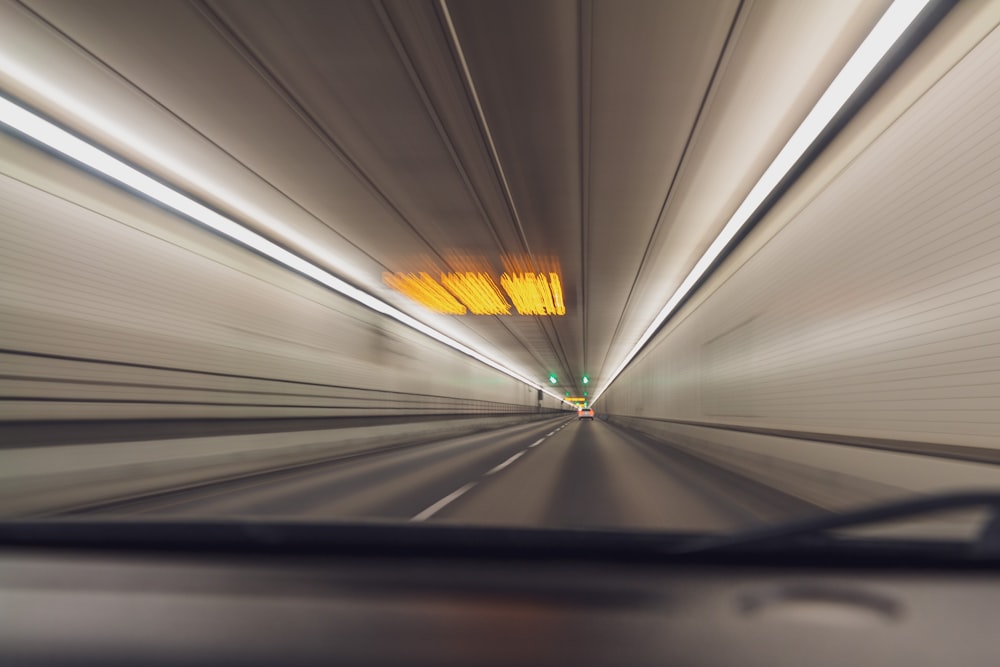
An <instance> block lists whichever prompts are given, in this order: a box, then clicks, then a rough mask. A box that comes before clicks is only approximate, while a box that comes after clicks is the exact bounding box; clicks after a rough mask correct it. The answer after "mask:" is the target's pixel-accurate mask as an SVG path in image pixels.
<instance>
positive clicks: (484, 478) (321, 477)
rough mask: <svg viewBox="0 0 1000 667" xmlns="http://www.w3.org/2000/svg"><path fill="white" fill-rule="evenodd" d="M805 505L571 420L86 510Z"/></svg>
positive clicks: (669, 517)
mask: <svg viewBox="0 0 1000 667" xmlns="http://www.w3.org/2000/svg"><path fill="white" fill-rule="evenodd" d="M807 511H808V508H804V507H802V506H801V504H798V503H796V502H795V501H794V500H792V499H790V498H786V497H783V496H781V495H779V494H776V493H774V492H772V491H769V490H768V489H766V488H761V487H757V486H755V485H753V484H750V483H748V482H746V481H745V480H741V479H739V478H735V477H733V476H731V475H728V474H726V473H724V472H722V471H719V470H718V469H716V468H713V467H710V466H707V465H705V464H702V463H700V462H698V461H695V460H692V459H690V458H689V457H687V456H685V455H683V454H681V453H679V452H677V451H674V450H672V449H671V448H670V447H669V446H665V445H663V444H662V443H657V442H654V441H651V440H647V439H645V438H642V437H639V436H636V435H634V434H632V433H631V432H628V431H625V430H623V429H620V428H618V427H615V426H613V425H610V424H607V423H605V422H602V421H599V420H595V421H581V422H578V421H577V419H576V417H575V416H574V417H572V418H569V419H564V418H559V419H556V420H551V421H546V422H542V423H533V424H524V425H520V426H516V427H512V428H507V429H502V430H497V431H489V432H486V433H480V434H476V435H472V436H463V437H459V438H453V439H449V440H444V441H441V442H438V443H434V444H429V445H420V446H414V447H407V448H402V449H398V450H394V451H389V452H381V453H373V454H367V455H363V456H356V457H352V458H348V459H345V460H340V461H334V462H330V463H324V464H320V465H315V466H310V467H305V468H299V469H295V470H287V471H281V472H274V473H267V474H261V475H255V476H253V477H250V478H245V479H240V480H232V481H228V482H221V483H217V484H212V485H208V486H203V487H200V488H196V489H190V490H184V491H177V492H170V493H161V494H157V495H154V496H150V497H147V498H143V499H137V500H130V501H125V502H121V503H117V504H114V505H109V506H105V507H104V508H102V509H100V510H97V511H96V513H100V514H114V515H139V514H156V515H166V516H171V517H199V518H205V517H269V518H284V517H296V518H299V519H312V520H343V519H352V520H353V519H365V518H381V519H396V520H408V521H448V522H455V523H464V524H476V525H507V526H534V527H542V526H544V527H559V528H565V527H574V528H581V527H592V528H596V527H601V528H626V529H628V528H631V529H662V530H678V531H683V530H694V531H716V530H718V531H731V530H734V529H739V528H746V527H750V526H752V525H755V524H758V523H761V522H765V521H778V520H785V519H790V518H793V517H795V516H801V515H802V514H803V513H806V512H807ZM94 513H95V512H89V514H94Z"/></svg>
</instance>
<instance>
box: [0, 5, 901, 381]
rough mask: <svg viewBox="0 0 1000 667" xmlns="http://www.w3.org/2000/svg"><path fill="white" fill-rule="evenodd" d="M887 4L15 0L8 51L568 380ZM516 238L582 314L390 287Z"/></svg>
mask: <svg viewBox="0 0 1000 667" xmlns="http://www.w3.org/2000/svg"><path fill="white" fill-rule="evenodd" d="M888 4H889V3H888V1H887V0H836V1H835V2H834V1H830V2H800V1H799V0H782V1H778V0H775V1H765V0H757V1H754V0H744V1H743V2H738V1H732V0H717V1H704V0H688V1H684V2H667V1H662V2H640V1H636V2H628V1H625V2H623V1H620V0H606V1H600V0H598V1H593V2H590V1H582V2H568V1H557V2H533V1H520V2H511V1H509V0H491V1H468V0H463V1H452V2H447V3H444V2H441V3H438V2H422V1H413V0H400V1H397V2H390V1H383V2H331V1H328V0H324V1H316V2H296V1H289V0H274V1H273V2H256V1H251V2H247V1H245V0H233V1H231V2H181V1H176V2H170V1H163V2H134V1H132V0H101V1H94V0H87V1H86V2H80V1H77V0H60V1H49V0H45V1H29V2H25V3H23V4H12V5H9V6H8V7H6V8H4V9H3V10H2V12H3V19H4V21H5V22H6V23H7V26H8V27H7V29H6V30H5V33H6V34H5V38H6V44H7V46H6V47H5V49H6V50H7V57H8V58H21V59H22V64H23V65H24V66H25V67H27V68H28V69H29V70H30V68H31V67H32V64H34V65H35V66H36V68H37V72H29V76H21V77H19V78H12V77H10V76H9V74H5V75H4V76H5V79H6V80H4V81H3V87H4V88H6V89H7V90H9V91H11V93H12V94H14V95H16V96H18V97H21V98H22V99H24V100H25V101H26V102H28V103H29V104H35V105H36V106H37V107H38V108H40V109H42V110H44V111H45V112H46V113H48V114H49V115H50V116H52V117H54V118H55V119H56V120H58V121H60V122H62V123H64V124H66V125H68V126H70V127H72V128H74V129H75V130H77V131H78V132H80V133H81V134H83V135H85V136H87V137H89V138H91V139H93V140H94V141H96V142H97V143H99V144H101V145H104V146H105V147H107V148H109V149H111V150H113V151H115V152H117V153H118V154H120V155H122V156H123V157H125V158H127V159H129V160H131V161H132V162H134V163H136V164H138V165H139V166H141V167H143V168H145V169H147V170H149V171H151V172H153V173H154V174H156V175H158V176H160V177H161V178H163V179H165V180H167V181H168V182H171V183H173V184H175V185H177V186H179V187H181V188H183V189H185V190H187V191H188V192H190V193H192V194H194V195H196V196H198V197H199V198H201V199H202V200H204V201H206V202H208V203H210V204H211V205H213V206H215V207H216V208H218V209H221V210H222V211H224V212H226V213H227V214H229V215H231V216H233V217H234V218H236V219H238V220H240V221H242V222H244V223H245V224H248V225H249V226H252V227H254V228H255V229H257V230H259V231H261V232H263V233H265V234H266V235H268V236H269V237H271V238H272V239H275V240H278V241H280V242H281V243H283V244H284V245H286V246H288V247H290V248H293V249H294V250H296V251H297V252H299V253H300V254H303V255H305V256H307V257H309V258H311V259H313V260H315V261H316V262H318V263H320V264H322V265H323V266H325V267H327V268H329V269H330V270H331V271H332V272H334V273H336V274H338V275H341V276H343V277H345V278H347V279H348V280H350V281H352V282H354V283H355V284H357V285H359V286H361V287H363V288H364V289H366V290H367V291H369V292H371V293H373V294H376V295H378V296H379V297H380V298H383V299H384V300H386V301H389V302H391V303H393V304H395V305H397V306H398V307H399V308H401V309H403V310H405V311H406V312H409V313H411V314H413V315H415V316H417V317H419V318H420V319H422V320H424V321H425V322H428V323H429V324H431V325H432V326H434V327H436V328H438V329H439V330H441V331H443V332H445V333H448V334H450V335H453V336H455V337H456V338H458V339H460V340H462V341H464V342H466V343H468V344H471V345H473V346H475V347H477V348H479V349H480V350H482V351H484V352H486V353H487V354H489V355H490V356H492V357H494V358H495V359H497V360H498V361H501V362H504V363H507V364H509V365H510V367H512V368H514V369H516V370H519V371H521V372H522V373H524V374H526V375H529V376H530V377H533V378H535V379H537V380H538V381H539V382H544V381H545V379H546V378H547V377H548V374H549V373H550V372H554V373H556V374H557V375H558V376H559V378H560V381H561V388H562V389H565V390H566V391H571V392H573V393H577V392H580V391H582V389H583V387H582V386H581V384H580V378H581V376H582V375H583V374H584V373H587V374H589V376H590V377H591V379H592V384H591V389H592V390H593V389H594V388H599V387H600V386H601V382H602V376H603V377H606V376H607V374H608V373H610V372H611V370H612V369H613V368H614V367H615V366H616V365H617V364H618V363H619V362H620V361H621V360H622V359H623V358H624V356H625V354H626V353H627V352H628V350H629V349H630V348H631V347H632V346H633V344H634V343H635V341H636V340H637V339H638V338H639V336H640V335H641V334H642V332H643V331H644V330H645V328H646V327H647V326H648V325H649V323H650V322H651V320H652V319H653V318H654V316H655V315H656V313H657V312H658V311H659V309H660V307H661V306H662V305H663V303H664V302H665V301H666V300H667V298H668V297H669V296H670V295H671V294H672V292H673V290H674V288H675V287H676V286H677V285H678V284H679V283H680V281H681V280H682V279H683V278H684V276H685V275H686V273H687V272H688V270H689V269H690V268H691V266H692V265H693V264H694V262H695V261H696V260H697V259H698V257H699V256H700V254H701V253H702V252H703V251H704V250H705V248H706V247H707V246H708V245H709V243H711V241H712V239H713V238H714V237H715V235H716V234H717V233H718V231H719V230H720V228H721V227H722V225H723V224H724V223H725V222H726V220H727V219H728V217H729V216H730V215H731V214H732V212H733V211H734V210H735V208H736V207H737V206H738V205H739V203H740V202H741V201H742V199H743V197H744V195H745V194H746V193H747V191H748V190H749V189H750V188H751V186H752V185H753V184H754V182H755V181H756V179H757V178H758V177H759V176H760V174H761V172H762V171H763V170H764V169H765V167H766V166H767V164H768V163H769V161H770V160H771V159H772V158H773V157H774V155H775V154H776V153H777V152H778V150H779V149H780V148H781V146H782V145H783V144H784V142H785V141H786V140H787V138H788V137H789V135H790V134H791V133H792V132H793V131H794V129H795V127H796V126H797V125H798V123H799V122H800V121H801V120H802V118H803V117H804V116H805V114H806V113H807V112H808V110H809V108H810V107H811V106H812V104H813V103H814V102H815V101H816V99H817V98H818V97H819V95H820V94H821V93H822V91H823V90H824V89H825V87H826V85H827V84H828V83H829V82H830V80H832V78H833V77H834V76H835V75H836V73H837V72H838V71H839V69H840V67H841V66H842V65H843V64H844V62H845V61H846V60H847V59H848V58H849V56H850V55H851V53H852V52H853V51H854V49H855V48H856V47H857V45H858V44H859V43H860V42H861V41H862V39H863V38H864V36H865V35H866V34H867V33H868V31H869V30H870V29H871V27H872V26H873V25H874V23H875V22H876V21H877V19H878V17H879V16H880V15H881V13H882V12H883V11H884V10H885V8H886V7H887V6H888ZM22 74H23V73H22ZM31 76H37V77H44V78H45V81H44V83H45V84H46V85H48V86H50V90H49V93H47V98H46V95H43V93H41V92H39V91H40V90H42V88H44V86H42V87H41V88H40V87H39V86H38V85H32V86H29V85H26V83H25V82H26V81H27V80H28V79H29V78H30V77H31ZM36 84H37V81H36ZM53 91H55V92H53ZM53 98H59V100H60V101H61V102H60V104H59V105H53V104H52V99H53ZM505 255H509V256H520V257H524V256H528V257H531V258H533V259H534V260H535V261H537V262H545V261H551V262H557V263H558V265H559V266H560V268H561V275H562V283H563V287H564V293H565V303H566V311H567V312H566V314H565V315H564V316H561V317H520V316H473V315H466V316H462V317H456V316H446V315H440V314H436V313H432V312H430V311H428V310H426V309H425V308H423V307H421V306H419V305H417V304H415V303H413V302H412V301H410V300H408V299H407V298H405V297H403V296H402V295H400V294H398V293H396V292H394V291H393V290H391V289H390V288H389V287H388V286H387V285H386V284H385V283H384V281H383V274H384V273H385V272H397V271H402V272H406V271H417V270H422V269H423V268H424V267H437V268H439V269H441V270H448V269H449V268H452V269H459V268H461V266H460V265H461V264H462V262H463V261H470V258H472V259H477V258H478V260H477V261H485V262H488V263H491V264H492V265H493V266H494V267H495V268H496V269H497V271H498V272H499V271H500V270H502V267H501V262H500V259H501V257H503V256H505Z"/></svg>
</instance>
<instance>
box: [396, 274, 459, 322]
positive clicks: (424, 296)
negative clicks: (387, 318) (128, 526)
mask: <svg viewBox="0 0 1000 667" xmlns="http://www.w3.org/2000/svg"><path fill="white" fill-rule="evenodd" d="M382 280H384V281H385V284H386V285H388V286H389V287H391V288H393V289H394V290H396V291H398V292H400V293H402V294H404V295H406V296H407V297H409V298H411V299H413V300H414V301H416V302H417V303H419V304H420V305H422V306H425V307H427V308H430V309H431V310H433V311H435V312H437V313H447V314H449V315H464V314H465V311H466V308H465V306H463V305H462V304H460V303H459V302H458V301H456V300H455V297H453V296H452V295H451V294H449V293H448V290H446V289H445V288H443V287H441V285H439V284H438V283H437V281H436V280H434V279H433V278H432V277H431V276H430V275H429V274H426V273H423V272H421V273H420V274H419V275H415V274H413V273H383V274H382Z"/></svg>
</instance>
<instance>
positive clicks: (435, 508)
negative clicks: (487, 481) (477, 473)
mask: <svg viewBox="0 0 1000 667" xmlns="http://www.w3.org/2000/svg"><path fill="white" fill-rule="evenodd" d="M475 485H476V483H475V482H469V483H468V484H466V485H465V486H463V487H462V488H460V489H459V490H458V491H453V492H452V493H450V494H448V495H447V496H445V497H444V498H442V499H441V500H439V501H437V502H436V503H434V504H433V505H431V506H430V507H428V508H427V509H425V510H424V511H423V512H421V513H420V514H417V515H416V516H414V517H413V518H412V519H410V521H423V520H424V519H429V518H431V517H432V516H434V515H435V514H437V513H438V512H439V511H440V510H441V509H442V508H443V507H444V506H445V505H447V504H448V503H450V502H451V501H453V500H455V498H458V497H459V496H460V495H462V494H463V493H465V492H466V491H468V490H469V489H471V488H472V487H474V486H475Z"/></svg>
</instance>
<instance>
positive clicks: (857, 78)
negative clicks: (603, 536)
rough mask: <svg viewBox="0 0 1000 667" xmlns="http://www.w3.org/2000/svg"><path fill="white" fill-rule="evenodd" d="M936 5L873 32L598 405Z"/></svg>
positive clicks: (896, 7)
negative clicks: (909, 31) (902, 39)
mask: <svg viewBox="0 0 1000 667" xmlns="http://www.w3.org/2000/svg"><path fill="white" fill-rule="evenodd" d="M931 1H932V0H895V2H893V3H892V5H891V6H890V7H889V8H888V9H887V10H886V11H885V14H883V15H882V18H881V19H879V21H878V23H876V24H875V27H874V28H872V31H871V32H870V33H868V36H867V37H866V38H865V40H864V41H863V42H862V43H861V46H859V47H858V49H857V51H855V52H854V55H852V56H851V58H850V60H848V61H847V64H846V65H844V67H843V69H841V70H840V73H839V74H837V77H836V78H835V79H834V80H833V82H832V83H831V84H830V85H829V87H827V89H826V91H825V92H824V93H823V96H822V97H820V99H819V101H817V102H816V104H815V106H813V108H812V110H811V111H810V112H809V114H808V115H807V116H806V117H805V120H803V121H802V123H801V124H800V125H799V127H798V129H796V130H795V132H794V133H793V134H792V136H791V138H790V139H789V140H788V142H787V143H786V144H785V146H784V148H782V149H781V152H779V153H778V155H777V157H775V158H774V160H773V161H772V162H771V164H770V166H768V168H767V170H766V171H765V172H764V174H763V175H762V176H761V177H760V179H759V180H758V181H757V184H756V185H754V187H753V189H751V190H750V193H749V194H747V196H746V198H745V199H744V200H743V203H742V204H740V206H739V208H738V209H736V212H735V213H733V215H732V217H730V218H729V221H728V222H727V223H726V225H725V227H723V228H722V231H721V232H720V233H719V235H718V236H717V237H716V238H715V240H714V241H713V242H712V244H711V245H710V246H709V247H708V249H707V250H706V251H705V253H704V254H703V255H702V256H701V258H700V259H699V260H698V262H697V263H696V264H695V265H694V268H692V269H691V271H690V272H689V273H688V274H687V277H685V278H684V280H683V281H682V282H681V284H680V286H678V288H677V289H676V290H675V291H674V293H673V295H672V296H671V297H670V299H668V300H667V303H666V304H664V306H663V308H661V309H660V312H659V313H658V314H657V315H656V317H655V318H654V319H653V321H652V323H651V324H650V325H649V327H647V329H646V331H645V332H644V333H643V334H642V336H640V337H639V340H638V341H637V342H636V344H635V345H634V346H633V347H632V349H631V350H629V353H628V354H626V355H625V358H624V359H623V360H622V362H621V363H620V364H618V366H617V368H615V370H614V371H613V372H612V373H611V374H610V375H609V376H608V380H607V382H605V383H604V384H603V386H602V387H601V390H600V391H599V392H597V394H596V395H595V396H594V400H593V401H592V403H593V402H596V401H597V400H598V399H599V398H600V397H601V395H602V394H603V393H604V392H605V391H607V389H608V387H610V386H611V383H612V382H614V381H615V379H616V378H617V377H618V376H619V375H620V374H621V372H622V371H623V370H625V367H626V366H628V365H629V363H631V362H632V360H633V359H634V358H635V357H636V355H637V354H639V351H640V350H641V349H642V348H643V346H645V345H646V343H647V342H649V339H650V338H652V337H653V334H655V333H656V331H657V330H658V329H659V328H660V325H662V324H663V323H664V322H665V321H666V320H667V318H669V317H670V316H671V315H673V314H674V311H676V310H677V308H678V306H679V304H680V303H682V302H683V301H684V299H685V298H686V297H687V296H688V294H689V293H690V292H691V291H692V290H693V289H694V286H695V285H697V284H698V282H699V281H700V280H701V279H702V278H703V277H704V276H705V274H706V272H707V271H708V269H709V268H710V267H711V266H712V264H713V263H714V262H715V261H716V260H717V259H718V258H719V256H720V255H721V254H722V253H723V251H725V249H726V247H727V246H728V245H729V243H730V242H731V241H732V240H733V239H734V238H736V236H737V235H738V234H739V233H740V232H741V231H742V230H743V228H744V227H745V226H746V225H747V224H748V223H749V222H750V220H751V219H752V217H753V214H754V213H755V212H756V211H757V209H758V208H759V207H760V205H761V204H763V203H764V201H765V200H766V199H767V198H768V197H769V196H770V195H771V193H772V192H773V191H774V189H775V188H776V187H777V186H778V185H779V184H780V183H781V182H782V181H783V180H784V178H785V177H786V176H787V175H788V174H789V172H791V170H792V169H793V168H794V167H795V165H796V163H797V162H798V161H799V159H800V158H801V157H802V156H803V155H804V154H805V152H806V151H807V150H808V149H809V147H810V146H812V145H813V142H815V141H816V139H817V138H819V136H820V135H821V134H822V133H823V131H824V130H825V129H826V128H827V127H828V126H829V125H830V123H831V121H832V120H833V119H834V118H835V117H836V116H837V114H838V113H840V111H841V110H842V109H843V108H844V106H845V105H846V104H847V102H848V100H849V99H850V98H851V96H852V95H854V93H855V92H856V91H857V90H858V88H859V87H860V86H861V85H862V84H863V83H864V81H865V79H867V78H868V76H869V75H870V74H871V73H872V72H873V71H874V69H875V68H876V67H877V66H878V64H879V63H880V62H882V59H883V58H884V57H885V56H886V54H887V53H888V52H889V50H890V49H891V48H892V47H893V46H894V45H895V44H896V42H897V41H898V40H899V39H900V37H902V35H903V33H905V32H906V30H907V29H908V28H909V27H910V26H911V25H912V24H913V22H914V21H915V20H916V19H917V17H918V16H919V15H920V14H921V13H922V12H923V10H924V9H925V8H926V7H927V5H928V4H930V2H931Z"/></svg>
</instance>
